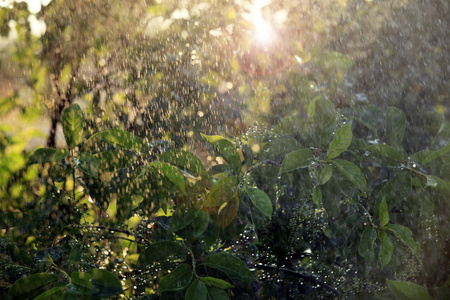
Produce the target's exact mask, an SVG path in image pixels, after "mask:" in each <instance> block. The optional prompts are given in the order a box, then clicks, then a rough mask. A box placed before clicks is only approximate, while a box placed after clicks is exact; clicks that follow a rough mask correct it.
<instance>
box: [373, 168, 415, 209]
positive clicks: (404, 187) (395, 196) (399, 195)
mask: <svg viewBox="0 0 450 300" xmlns="http://www.w3.org/2000/svg"><path fill="white" fill-rule="evenodd" d="M411 189H412V179H411V174H408V173H398V174H396V175H395V176H394V177H393V178H392V179H391V180H389V181H388V182H387V183H386V184H385V185H384V186H383V188H382V189H381V191H380V192H379V193H378V198H377V201H376V203H375V213H379V205H380V203H381V201H382V200H383V198H386V203H387V206H388V210H391V209H392V208H394V207H395V206H396V205H397V204H399V203H400V202H401V201H403V200H406V199H407V198H408V197H409V195H410V194H411Z"/></svg>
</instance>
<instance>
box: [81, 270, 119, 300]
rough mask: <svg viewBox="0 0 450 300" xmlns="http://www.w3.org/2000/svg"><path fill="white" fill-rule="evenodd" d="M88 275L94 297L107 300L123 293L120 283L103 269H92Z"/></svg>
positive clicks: (114, 276)
mask: <svg viewBox="0 0 450 300" xmlns="http://www.w3.org/2000/svg"><path fill="white" fill-rule="evenodd" d="M89 273H90V274H91V283H92V285H93V286H94V288H95V289H96V291H95V292H94V295H95V296H97V297H103V298H108V297H111V296H114V295H116V294H119V293H122V292H123V290H122V283H121V282H120V280H119V278H117V277H116V275H114V274H113V273H111V272H109V271H107V270H103V269H92V270H91V271H90V272H89Z"/></svg>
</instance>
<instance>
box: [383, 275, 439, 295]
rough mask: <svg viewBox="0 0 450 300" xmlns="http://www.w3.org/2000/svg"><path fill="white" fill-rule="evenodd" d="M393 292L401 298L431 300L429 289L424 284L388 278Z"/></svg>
mask: <svg viewBox="0 0 450 300" xmlns="http://www.w3.org/2000/svg"><path fill="white" fill-rule="evenodd" d="M386 281H387V283H388V285H389V288H390V289H391V292H392V294H394V295H395V297H397V298H398V299H400V300H431V299H432V298H431V296H430V294H428V290H427V288H426V287H424V286H420V285H417V284H415V283H412V282H403V281H393V280H389V279H388V280H386Z"/></svg>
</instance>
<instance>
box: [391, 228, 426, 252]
mask: <svg viewBox="0 0 450 300" xmlns="http://www.w3.org/2000/svg"><path fill="white" fill-rule="evenodd" d="M385 228H387V229H389V230H390V231H392V232H393V233H394V235H395V236H396V237H397V238H398V239H399V240H400V241H402V242H403V243H404V244H405V245H406V246H408V248H409V249H410V250H411V251H412V252H413V253H414V255H415V256H416V257H417V259H420V252H421V249H420V244H419V243H417V242H416V241H414V239H413V238H412V231H411V229H409V228H408V227H405V226H402V225H398V224H388V225H387V226H386V227H385Z"/></svg>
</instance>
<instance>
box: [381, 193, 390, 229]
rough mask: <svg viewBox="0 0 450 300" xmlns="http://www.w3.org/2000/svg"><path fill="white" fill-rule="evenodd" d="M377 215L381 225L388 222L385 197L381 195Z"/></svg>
mask: <svg viewBox="0 0 450 300" xmlns="http://www.w3.org/2000/svg"><path fill="white" fill-rule="evenodd" d="M378 217H379V218H380V226H381V227H383V226H385V225H386V224H387V223H389V211H388V206H387V203H386V197H383V200H381V203H380V209H379V214H378Z"/></svg>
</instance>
